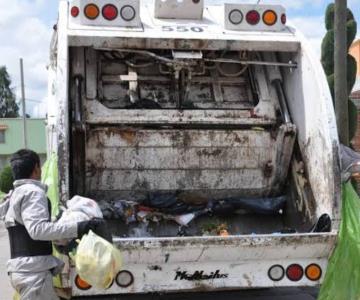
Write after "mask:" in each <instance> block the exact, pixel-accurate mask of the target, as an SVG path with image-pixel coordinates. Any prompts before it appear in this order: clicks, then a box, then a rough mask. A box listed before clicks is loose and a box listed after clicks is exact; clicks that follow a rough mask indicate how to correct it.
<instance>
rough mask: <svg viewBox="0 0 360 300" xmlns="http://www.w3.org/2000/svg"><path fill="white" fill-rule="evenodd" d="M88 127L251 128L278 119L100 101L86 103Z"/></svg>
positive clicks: (239, 112) (244, 112)
mask: <svg viewBox="0 0 360 300" xmlns="http://www.w3.org/2000/svg"><path fill="white" fill-rule="evenodd" d="M86 107H87V109H86V122H87V123H88V124H94V125H96V124H112V125H114V124H146V125H158V124H166V125H170V124H183V125H188V126H189V125H204V124H214V125H218V124H221V125H251V126H258V125H259V126H263V125H273V124H274V123H276V119H275V118H270V117H267V116H264V117H259V116H258V117H257V116H254V117H252V113H251V111H249V110H214V109H212V110H210V109H209V110H175V109H166V110H165V109H163V110H158V109H153V110H148V109H133V110H126V109H118V110H115V109H109V108H107V107H106V106H104V105H102V104H101V103H100V102H99V101H87V103H86Z"/></svg>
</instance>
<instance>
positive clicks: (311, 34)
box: [291, 17, 326, 57]
mask: <svg viewBox="0 0 360 300" xmlns="http://www.w3.org/2000/svg"><path fill="white" fill-rule="evenodd" d="M291 22H292V23H293V24H294V25H295V27H296V28H297V29H298V30H300V31H301V32H302V33H303V34H304V35H305V36H306V38H307V39H308V40H309V42H310V44H311V45H312V47H313V49H314V51H315V52H316V54H317V56H318V57H320V53H321V49H320V48H321V42H322V39H323V37H324V36H325V33H326V29H325V25H324V21H323V18H322V17H296V18H292V19H291Z"/></svg>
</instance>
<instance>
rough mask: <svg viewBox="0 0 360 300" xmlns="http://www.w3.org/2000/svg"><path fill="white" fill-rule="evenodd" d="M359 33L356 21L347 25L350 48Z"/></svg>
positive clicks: (351, 21)
mask: <svg viewBox="0 0 360 300" xmlns="http://www.w3.org/2000/svg"><path fill="white" fill-rule="evenodd" d="M356 33H357V23H356V21H355V20H350V21H348V22H347V23H346V34H347V46H348V48H350V46H351V44H352V43H353V41H354V40H355V37H356Z"/></svg>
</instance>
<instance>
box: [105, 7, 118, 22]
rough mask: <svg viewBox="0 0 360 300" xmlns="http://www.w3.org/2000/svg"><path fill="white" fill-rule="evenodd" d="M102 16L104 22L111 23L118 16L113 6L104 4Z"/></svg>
mask: <svg viewBox="0 0 360 300" xmlns="http://www.w3.org/2000/svg"><path fill="white" fill-rule="evenodd" d="M102 15H103V17H104V18H105V19H106V20H108V21H112V20H114V19H116V17H117V16H118V9H117V8H116V6H115V5H112V4H106V5H105V6H104V7H103V9H102Z"/></svg>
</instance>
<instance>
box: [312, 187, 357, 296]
mask: <svg viewBox="0 0 360 300" xmlns="http://www.w3.org/2000/svg"><path fill="white" fill-rule="evenodd" d="M318 300H360V199H359V196H358V195H357V193H356V191H355V190H354V188H353V186H352V185H351V183H347V184H345V185H344V186H343V195H342V220H341V225H340V231H339V237H338V243H337V246H336V248H335V251H334V253H333V255H332V256H331V258H330V261H329V265H328V268H327V272H326V276H325V280H324V283H323V284H322V286H321V289H320V294H319V297H318Z"/></svg>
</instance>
